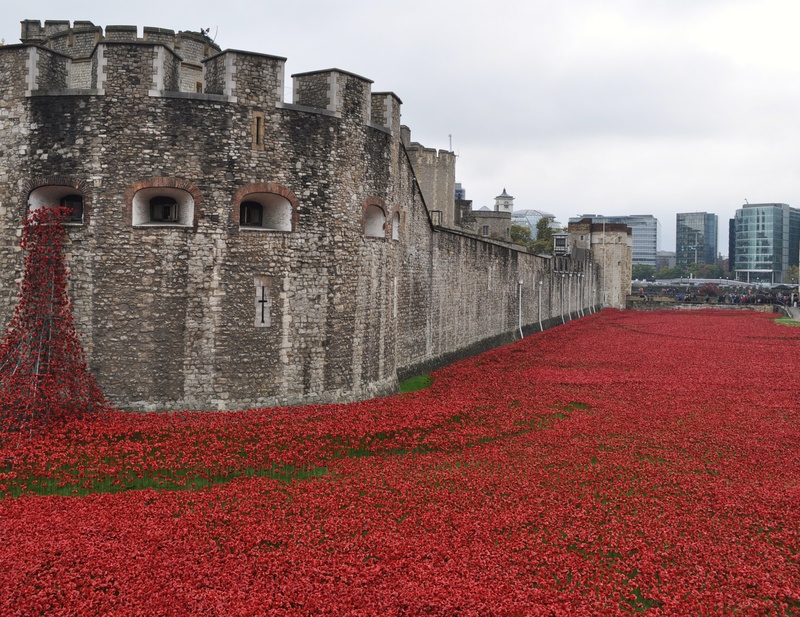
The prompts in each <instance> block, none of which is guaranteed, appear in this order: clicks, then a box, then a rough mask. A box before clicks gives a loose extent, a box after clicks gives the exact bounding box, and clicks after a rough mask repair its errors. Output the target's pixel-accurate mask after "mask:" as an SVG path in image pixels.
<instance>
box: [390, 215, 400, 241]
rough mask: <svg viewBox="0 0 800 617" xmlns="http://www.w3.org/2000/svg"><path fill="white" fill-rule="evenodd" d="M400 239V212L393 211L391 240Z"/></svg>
mask: <svg viewBox="0 0 800 617" xmlns="http://www.w3.org/2000/svg"><path fill="white" fill-rule="evenodd" d="M399 239H400V213H399V212H395V213H394V214H393V215H392V240H399Z"/></svg>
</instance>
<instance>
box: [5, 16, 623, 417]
mask: <svg viewBox="0 0 800 617" xmlns="http://www.w3.org/2000/svg"><path fill="white" fill-rule="evenodd" d="M21 40H22V42H21V43H20V44H17V45H6V46H3V47H0V92H2V93H3V94H2V98H0V160H2V162H3V164H2V166H0V318H2V319H3V320H5V322H6V323H7V322H8V320H9V319H10V317H11V315H12V312H13V307H14V302H15V298H16V290H17V286H16V283H17V280H18V279H19V277H20V275H21V266H22V255H21V251H20V250H19V248H18V241H19V235H20V230H21V222H22V220H23V217H25V216H26V213H27V211H28V210H29V209H30V208H35V207H50V206H51V205H54V204H57V203H59V202H63V201H65V200H66V201H67V202H69V203H73V202H75V200H76V199H77V200H79V201H80V202H81V204H82V212H78V211H77V210H76V218H75V220H74V221H73V222H72V223H71V224H70V225H69V228H68V240H67V260H68V264H69V268H70V270H71V276H72V283H71V289H70V293H71V295H72V297H73V302H74V313H75V318H76V322H77V324H78V328H79V330H80V333H81V336H82V340H83V342H84V345H85V348H86V351H87V357H88V359H89V365H90V369H91V370H92V372H93V373H94V375H95V376H96V377H97V379H98V381H99V383H100V385H101V386H102V387H103V389H104V390H105V392H106V394H107V395H108V396H109V398H110V399H111V400H112V401H113V402H114V403H116V404H117V405H119V406H121V407H123V408H128V409H142V410H155V409H181V408H191V409H237V408H245V407H253V406H274V405H284V404H296V403H314V402H325V401H346V400H356V399H363V398H368V397H372V396H376V395H381V394H386V393H390V392H394V391H396V389H397V384H398V379H402V378H404V377H406V376H410V375H413V374H414V373H416V372H420V371H423V370H428V369H430V368H432V367H435V366H439V365H441V364H442V363H444V362H447V361H450V360H452V359H455V358H457V357H460V356H464V355H468V354H470V353H474V352H475V351H477V350H480V349H485V348H489V347H491V346H494V345H497V344H501V343H504V342H508V341H511V340H513V339H514V338H517V337H519V335H520V333H521V332H522V333H525V334H527V333H530V332H533V331H536V330H538V329H539V328H540V327H547V326H548V325H553V324H555V323H561V322H562V321H563V320H564V315H565V312H566V313H568V314H567V315H566V318H574V317H577V316H579V315H581V314H584V313H585V312H587V311H589V310H594V309H595V308H598V307H599V305H600V304H601V298H602V297H603V294H601V293H600V290H601V289H602V285H603V280H602V279H601V278H599V277H600V273H602V274H603V276H606V277H607V276H608V272H609V270H608V265H606V266H605V267H604V268H603V269H602V270H601V269H599V267H598V266H597V265H596V264H597V263H600V262H599V261H598V260H597V257H596V255H595V254H594V253H593V252H592V251H589V252H587V253H586V254H585V255H584V256H582V257H581V258H580V259H571V258H566V259H562V258H559V259H558V260H556V259H548V258H546V257H541V256H535V255H531V254H528V253H527V252H525V251H524V250H520V249H519V248H518V247H517V248H515V247H513V246H512V245H509V244H505V243H502V242H493V241H488V240H486V239H482V238H480V237H478V236H476V235H475V234H471V233H468V232H465V231H459V230H454V229H452V230H451V229H447V228H446V226H444V227H443V226H441V225H436V226H435V225H434V224H432V221H431V216H430V211H431V210H433V209H434V208H432V207H430V206H429V205H428V204H427V203H426V199H425V193H424V190H422V189H421V188H420V182H419V177H425V178H433V179H432V180H430V182H431V183H432V185H435V186H436V187H445V189H444V191H445V192H446V191H450V187H451V186H452V185H453V184H454V165H452V166H451V165H450V161H449V158H448V156H444V157H442V156H429V155H428V154H426V156H425V157H422V156H417V155H415V159H417V160H418V162H417V167H419V168H415V166H414V164H412V160H411V159H410V158H409V154H408V150H407V148H406V146H405V145H404V143H403V139H402V133H403V132H404V131H405V132H407V129H405V128H404V127H402V128H401V125H400V107H401V102H400V99H399V98H398V97H397V96H396V95H394V94H393V93H391V92H381V93H373V92H372V91H371V81H370V80H368V79H365V78H363V77H360V76H358V75H354V74H352V73H348V72H346V71H342V70H339V69H330V70H327V71H315V72H310V73H302V74H297V75H293V76H292V80H293V92H294V97H293V100H292V102H291V103H289V102H285V101H283V100H282V96H283V90H284V63H285V59H284V58H281V57H278V56H270V55H265V54H260V53H251V52H244V51H236V50H224V51H223V50H222V49H220V48H219V47H217V46H216V45H215V44H214V43H213V41H211V40H210V39H208V38H207V37H206V36H205V35H204V34H203V33H196V32H178V33H175V32H173V31H170V30H164V29H160V28H144V30H143V35H142V36H141V37H140V36H138V32H137V29H136V28H135V27H131V26H108V27H106V29H105V32H103V30H102V28H100V27H98V26H95V25H93V24H92V23H91V22H85V21H84V22H74V23H73V24H72V25H70V23H69V22H62V21H55V22H45V25H44V26H42V25H41V23H40V22H37V21H25V22H22V37H21ZM420 152H421V151H420ZM425 158H430V159H431V161H433V164H435V165H436V169H427V168H425V167H424V160H423V159H425ZM420 161H422V162H420ZM444 168H446V169H445V171H446V170H449V169H451V168H452V169H453V171H452V177H449V176H447V177H446V176H445V175H442V174H443V173H444V172H443V171H442V169H444ZM437 190H440V189H439V188H437ZM447 216H448V217H449V218H447V219H446V221H447V222H449V221H450V220H452V212H450V213H449V214H448V215H447ZM557 261H558V262H557ZM555 272H558V273H559V274H557V275H556V274H554V273H555ZM564 272H570V273H574V274H575V275H576V276H575V279H574V280H575V283H574V285H570V286H569V289H568V290H566V288H565V287H564V284H563V282H561V281H563V276H562V273H564ZM620 276H624V273H623V274H621V275H620ZM579 281H580V282H579ZM540 283H541V285H540ZM565 293H567V294H568V295H569V294H572V295H569V297H568V298H567V299H565V295H564V294H565Z"/></svg>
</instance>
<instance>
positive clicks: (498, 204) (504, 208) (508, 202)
mask: <svg viewBox="0 0 800 617" xmlns="http://www.w3.org/2000/svg"><path fill="white" fill-rule="evenodd" d="M494 211H495V212H508V213H511V212H513V211H514V198H513V197H512V196H511V195H509V194H508V193H506V189H505V188H503V192H502V193H501V194H500V195H498V196H497V197H495V198H494Z"/></svg>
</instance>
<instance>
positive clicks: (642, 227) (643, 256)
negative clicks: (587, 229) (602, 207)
mask: <svg viewBox="0 0 800 617" xmlns="http://www.w3.org/2000/svg"><path fill="white" fill-rule="evenodd" d="M586 218H590V219H592V223H597V224H600V225H602V224H603V222H606V223H621V224H623V225H627V226H628V227H630V228H631V232H632V233H631V236H632V238H633V265H636V264H642V265H644V266H653V267H655V265H656V253H657V252H658V240H659V237H660V235H661V227H660V225H659V222H658V219H657V218H656V217H654V216H653V215H652V214H631V215H629V216H603V215H598V214H584V215H583V216H578V217H572V218H570V219H569V222H570V223H578V222H580V221H581V220H582V219H586Z"/></svg>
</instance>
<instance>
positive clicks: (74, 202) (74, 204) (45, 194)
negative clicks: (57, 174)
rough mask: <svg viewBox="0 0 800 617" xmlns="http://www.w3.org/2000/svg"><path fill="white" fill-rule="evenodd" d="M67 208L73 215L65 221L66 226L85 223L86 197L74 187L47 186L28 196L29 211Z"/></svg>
mask: <svg viewBox="0 0 800 617" xmlns="http://www.w3.org/2000/svg"><path fill="white" fill-rule="evenodd" d="M57 206H66V207H68V208H69V209H70V211H71V214H70V215H69V217H68V218H67V219H66V220H65V221H64V223H65V224H66V225H82V224H83V222H84V197H83V195H82V194H80V193H78V192H76V190H75V187H74V186H58V185H45V186H40V187H38V188H36V189H34V190H32V191H31V193H30V195H29V196H28V210H29V211H31V210H38V209H39V208H55V207H57Z"/></svg>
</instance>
